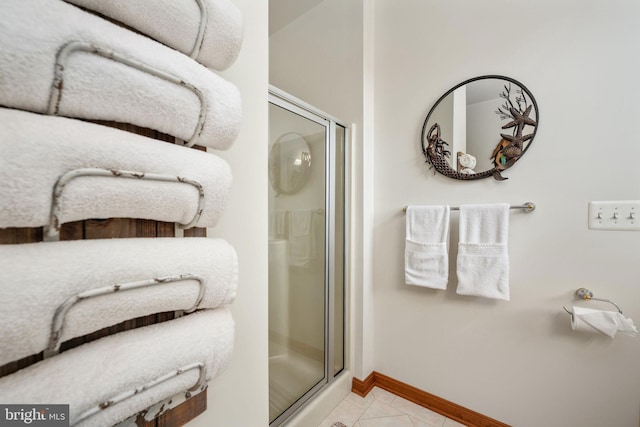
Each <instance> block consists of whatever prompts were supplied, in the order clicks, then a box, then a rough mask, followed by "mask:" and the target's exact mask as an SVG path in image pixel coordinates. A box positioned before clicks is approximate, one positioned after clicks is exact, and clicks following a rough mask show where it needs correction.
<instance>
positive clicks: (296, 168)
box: [269, 132, 311, 194]
mask: <svg viewBox="0 0 640 427" xmlns="http://www.w3.org/2000/svg"><path fill="white" fill-rule="evenodd" d="M310 172H311V150H310V149H309V144H307V141H306V140H305V139H304V138H303V137H302V135H300V134H298V133H294V132H289V133H285V134H284V135H282V136H280V137H279V138H278V139H277V140H276V142H275V143H274V144H273V146H272V147H271V150H270V152H269V181H270V182H271V186H272V187H273V189H274V190H275V191H276V192H277V193H278V194H294V193H296V192H297V191H299V190H300V189H301V188H302V187H304V185H305V184H306V182H307V179H308V178H309V173H310Z"/></svg>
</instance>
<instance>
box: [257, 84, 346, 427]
mask: <svg viewBox="0 0 640 427" xmlns="http://www.w3.org/2000/svg"><path fill="white" fill-rule="evenodd" d="M346 131H347V129H346V126H345V125H344V124H341V123H339V122H338V121H337V120H335V119H334V118H332V117H330V116H328V115H327V114H324V113H322V112H321V111H318V110H317V109H315V108H313V107H311V106H309V105H307V104H305V103H304V102H302V101H300V100H298V99H296V98H294V97H292V96H290V95H288V94H286V93H284V92H282V91H280V90H278V89H276V88H273V87H272V88H271V89H270V91H269V168H268V169H269V422H270V425H271V426H278V425H280V424H282V423H283V422H284V421H285V420H286V419H287V418H289V417H290V416H291V415H292V414H293V413H294V412H295V411H297V410H298V409H299V408H300V407H301V406H302V405H304V403H305V402H307V401H308V400H309V399H310V398H311V397H313V395H315V394H316V393H318V392H319V391H320V390H322V389H323V388H324V387H326V386H328V385H329V384H330V383H331V382H332V381H333V380H334V379H335V378H336V377H337V376H338V375H339V374H340V373H341V372H342V371H343V370H344V367H345V366H344V359H345V358H344V349H345V334H344V331H345V320H344V319H345V279H344V278H345V261H344V260H345V235H346V233H345V228H346V226H345V183H346V180H345V164H346V162H345V160H346V158H345V157H346V144H347V140H346V135H347V132H346Z"/></svg>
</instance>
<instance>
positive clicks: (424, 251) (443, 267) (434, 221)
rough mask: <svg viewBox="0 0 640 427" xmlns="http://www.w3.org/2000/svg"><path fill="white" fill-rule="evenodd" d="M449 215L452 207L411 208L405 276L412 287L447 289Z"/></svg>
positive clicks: (407, 228)
mask: <svg viewBox="0 0 640 427" xmlns="http://www.w3.org/2000/svg"><path fill="white" fill-rule="evenodd" d="M449 211H450V209H449V206H408V207H407V212H406V240H405V249H404V262H405V264H404V275H405V282H406V283H407V284H408V285H416V286H424V287H428V288H433V289H446V288H447V282H448V279H449V251H448V244H449Z"/></svg>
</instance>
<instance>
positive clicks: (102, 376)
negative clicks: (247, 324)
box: [0, 309, 234, 427]
mask: <svg viewBox="0 0 640 427" xmlns="http://www.w3.org/2000/svg"><path fill="white" fill-rule="evenodd" d="M233 340H234V322H233V318H232V317H231V313H230V312H229V311H228V310H227V309H215V310H204V311H200V312H197V313H194V314H190V315H188V316H185V317H182V318H179V319H175V320H171V321H168V322H164V323H159V324H155V325H151V326H146V327H144V328H139V329H134V330H130V331H126V332H122V333H119V334H115V335H111V336H108V337H105V338H102V339H100V340H97V341H94V342H91V343H88V344H84V345H82V346H80V347H77V348H74V349H72V350H69V351H66V352H64V353H61V354H60V355H57V356H55V357H52V358H49V359H45V360H43V361H41V362H39V363H36V364H35V365H32V366H29V367H27V368H25V369H22V370H20V371H17V372H16V373H14V374H11V375H8V376H6V377H3V378H0V402H2V403H4V404H11V403H16V404H18V403H22V404H24V403H25V402H29V403H32V404H49V403H52V404H69V412H70V414H69V415H70V417H69V418H70V424H71V425H73V426H76V427H80V426H82V427H95V426H111V425H114V424H115V423H117V422H120V421H122V420H124V419H126V418H128V417H129V416H130V415H133V414H136V413H138V412H140V411H142V410H144V409H146V408H147V407H149V406H151V405H153V404H155V403H157V402H159V401H161V400H163V399H166V398H169V397H172V396H175V395H178V394H182V395H184V394H185V392H187V391H188V390H189V389H190V388H192V387H194V386H196V385H197V384H198V380H199V378H200V370H199V369H189V370H186V371H185V372H183V373H182V374H180V375H177V376H174V377H171V378H170V379H168V380H166V381H164V382H161V383H159V384H157V385H155V386H153V387H151V388H148V389H146V390H141V391H140V392H139V393H136V394H134V395H133V396H131V397H129V398H127V399H125V400H123V401H121V402H119V403H114V404H111V405H108V404H107V402H109V400H111V399H113V398H114V397H116V396H118V395H120V394H122V393H126V392H133V391H135V390H136V389H138V388H141V387H142V386H144V385H146V384H149V383H151V382H152V381H154V380H156V379H158V378H160V377H162V376H164V375H167V374H171V373H172V372H175V371H176V370H178V369H181V368H184V367H187V366H189V365H191V364H194V363H202V364H203V366H204V369H205V371H204V372H205V379H206V380H207V381H209V380H211V379H212V378H215V377H216V376H218V375H219V374H220V373H221V372H222V371H224V370H225V369H226V367H227V365H228V362H229V360H230V357H231V353H232V351H233ZM205 387H206V384H203V385H199V386H198V387H197V389H196V390H193V391H191V394H192V395H195V394H197V393H198V392H200V391H202V389H204V388H205ZM101 404H104V405H103V406H105V408H104V409H102V410H97V412H96V413H95V414H94V415H92V416H89V417H87V418H85V419H84V420H83V421H81V417H82V415H83V414H85V413H87V412H88V411H91V410H92V409H94V408H97V407H98V406H99V405H101Z"/></svg>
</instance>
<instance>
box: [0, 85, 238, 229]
mask: <svg viewBox="0 0 640 427" xmlns="http://www.w3.org/2000/svg"><path fill="white" fill-rule="evenodd" d="M0 80H1V79H0ZM0 123H2V126H0V182H2V185H0V200H2V203H0V228H3V227H40V226H44V225H48V224H49V223H50V220H51V218H50V217H51V206H52V203H53V195H52V189H53V188H54V186H55V185H56V182H57V181H58V179H59V178H60V177H61V176H62V175H64V174H66V173H68V172H69V171H73V170H78V169H83V168H101V169H105V170H127V171H135V172H142V173H147V174H153V173H155V174H161V175H167V176H173V177H178V176H179V177H182V178H187V179H190V180H194V181H195V182H198V183H199V184H200V185H201V186H202V193H203V194H204V199H203V201H202V205H200V200H199V197H200V191H199V189H198V187H197V186H195V185H191V184H189V183H186V182H185V183H183V182H158V181H148V180H139V179H127V178H123V177H112V176H110V177H95V176H90V177H78V178H74V179H72V180H71V181H69V183H68V184H67V185H66V186H65V187H64V188H63V190H62V193H61V194H62V195H61V196H60V197H59V203H58V206H59V208H60V209H59V214H58V215H57V216H58V218H59V222H60V223H64V222H68V221H77V220H81V219H87V218H115V217H122V218H145V219H152V220H158V221H167V222H177V223H180V224H188V223H190V222H192V221H193V219H194V218H196V217H197V215H198V211H199V209H200V208H202V212H201V214H200V216H199V217H198V219H197V221H196V222H195V223H193V224H191V225H194V226H200V227H213V226H214V225H215V224H217V222H218V220H219V219H220V217H221V216H222V212H223V210H224V207H225V205H226V202H227V199H228V198H229V195H230V192H231V183H232V177H231V169H230V167H229V165H228V164H227V162H226V161H224V160H223V159H221V158H219V157H218V156H216V155H214V154H211V153H205V152H202V151H199V150H192V149H186V148H184V147H179V146H176V145H172V144H168V143H166V142H162V141H157V140H154V139H151V138H146V137H143V136H140V135H136V134H132V133H129V132H124V131H121V130H118V129H113V128H109V127H106V126H100V125H96V124H92V123H85V122H81V121H79V120H72V119H67V118H62V117H53V116H42V115H39V114H34V113H27V112H24V111H18V110H11V109H6V108H0Z"/></svg>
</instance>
